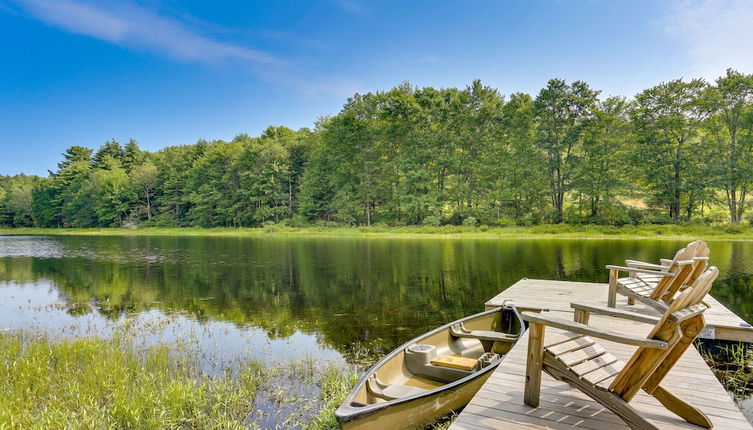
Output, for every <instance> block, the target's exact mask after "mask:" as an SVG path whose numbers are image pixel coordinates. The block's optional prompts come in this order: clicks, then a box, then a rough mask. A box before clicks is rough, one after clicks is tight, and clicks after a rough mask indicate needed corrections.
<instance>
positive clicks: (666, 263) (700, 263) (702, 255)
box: [625, 240, 710, 287]
mask: <svg viewBox="0 0 753 430" xmlns="http://www.w3.org/2000/svg"><path fill="white" fill-rule="evenodd" d="M697 242H699V243H700V244H701V248H700V250H699V252H698V255H697V256H696V257H693V260H694V261H695V263H694V266H695V270H694V271H693V273H692V274H691V275H690V277H689V279H688V280H687V281H686V282H685V285H690V284H692V283H693V281H695V280H696V278H698V277H699V276H701V273H703V272H705V271H706V268H707V267H708V261H709V252H710V249H709V247H708V246H707V245H706V242H703V241H700V240H699V241H697ZM684 249H685V248H683V249H681V250H679V251H677V253H675V257H674V258H673V259H671V260H668V259H665V258H662V259H661V260H660V263H661V264H652V263H646V262H643V261H638V260H625V266H627V267H635V268H637V269H649V270H659V271H666V270H668V269H669V267H670V266H671V265H672V263H673V262H674V261H676V260H681V259H682V258H681V256H680V253H681V252H683V250H684ZM631 276H633V277H636V278H638V279H640V280H641V281H643V282H645V283H647V284H649V285H651V286H654V287H655V286H656V284H658V283H659V281H661V280H662V276H661V275H648V274H643V273H637V274H635V275H631Z"/></svg>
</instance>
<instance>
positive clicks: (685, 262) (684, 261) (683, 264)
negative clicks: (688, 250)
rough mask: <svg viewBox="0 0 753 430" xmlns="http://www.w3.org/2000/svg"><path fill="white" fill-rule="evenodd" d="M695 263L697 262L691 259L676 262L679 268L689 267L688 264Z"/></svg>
mask: <svg viewBox="0 0 753 430" xmlns="http://www.w3.org/2000/svg"><path fill="white" fill-rule="evenodd" d="M693 263H695V260H693V259H691V260H677V261H675V264H676V265H678V266H687V265H688V264H693Z"/></svg>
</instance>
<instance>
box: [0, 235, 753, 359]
mask: <svg viewBox="0 0 753 430" xmlns="http://www.w3.org/2000/svg"><path fill="white" fill-rule="evenodd" d="M687 242H688V241H669V240H543V239H535V240H532V239H502V240H500V239H496V240H486V239H457V240H451V239H440V238H431V239H373V238H372V239H363V238H361V239H358V238H313V237H292V238H291V237H252V238H226V237H143V236H142V237H88V236H80V237H77V236H51V237H42V236H0V329H5V328H23V329H27V330H33V331H43V332H44V331H46V332H49V333H51V334H52V335H53V336H78V335H87V334H98V335H107V334H108V333H109V332H111V330H113V328H112V327H113V324H112V323H113V322H117V321H122V320H124V316H126V315H129V316H134V315H135V316H136V319H137V320H138V323H139V324H143V325H145V326H149V324H150V323H152V322H153V321H159V322H158V323H155V324H159V325H160V326H161V329H160V330H156V331H153V332H151V333H152V334H150V335H149V339H146V340H145V343H147V344H153V343H180V342H184V341H186V340H187V339H190V340H191V341H192V342H193V343H194V344H196V345H198V346H199V349H200V350H201V351H202V354H203V355H204V356H205V360H204V367H205V368H206V369H207V370H208V371H212V370H213V369H214V368H215V367H216V366H217V363H220V362H223V361H224V362H228V361H232V360H234V359H237V358H238V357H244V358H253V359H258V360H264V361H267V362H278V361H284V360H294V361H295V360H300V359H302V358H304V357H308V358H314V359H317V360H322V361H327V362H333V363H345V362H348V361H353V360H356V359H358V358H362V357H364V356H366V357H368V356H376V355H381V354H382V353H384V352H386V351H389V350H392V349H393V348H394V347H396V346H398V345H400V344H402V343H403V342H405V341H406V340H408V339H410V338H412V337H414V336H416V335H418V334H420V333H423V332H425V331H427V330H428V329H430V328H433V327H436V326H438V325H440V324H443V323H446V322H448V321H451V320H454V319H457V318H459V317H461V316H463V315H469V314H472V313H476V312H479V311H481V310H483V304H484V302H485V301H486V300H488V299H489V298H491V297H493V296H494V295H496V294H497V293H499V292H500V291H502V290H503V289H505V288H506V287H508V286H510V285H512V284H513V283H515V282H516V281H517V280H519V279H520V278H523V277H528V278H545V279H562V280H572V281H599V282H606V281H607V278H608V272H607V270H606V269H605V268H604V266H605V265H607V264H620V263H621V262H623V261H624V260H625V259H626V258H632V259H639V260H644V261H658V260H659V258H671V257H672V256H673V255H674V252H675V251H676V250H677V249H678V248H680V247H682V246H683V245H685V244H686V243H687ZM709 246H710V248H711V264H713V265H716V266H718V267H719V269H720V271H721V274H720V276H719V278H718V280H717V281H716V283H715V285H714V287H713V289H712V294H714V296H715V297H716V298H717V299H719V300H720V301H721V302H722V303H724V304H725V305H727V306H728V307H729V308H730V309H732V310H733V311H735V312H736V313H738V314H739V315H740V316H741V317H743V318H744V319H745V320H747V321H753V242H743V241H739V242H737V241H711V242H709Z"/></svg>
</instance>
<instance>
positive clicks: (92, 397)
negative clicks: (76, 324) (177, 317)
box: [0, 331, 355, 430]
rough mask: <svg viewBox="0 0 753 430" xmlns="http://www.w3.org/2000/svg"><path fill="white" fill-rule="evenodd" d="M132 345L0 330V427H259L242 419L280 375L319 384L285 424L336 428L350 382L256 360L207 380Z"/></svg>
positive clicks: (161, 351)
mask: <svg viewBox="0 0 753 430" xmlns="http://www.w3.org/2000/svg"><path fill="white" fill-rule="evenodd" d="M134 345H135V344H134V343H133V342H132V341H131V340H129V339H128V337H126V336H114V337H112V338H110V339H98V338H79V339H68V340H63V341H53V340H50V339H48V338H46V337H41V336H36V335H31V334H28V333H24V332H11V331H5V332H2V333H0V392H2V393H3V395H2V396H0V428H2V429H51V428H61V429H62V428H66V429H79V428H80V429H90V428H97V429H168V428H169V429H194V428H213V429H248V428H257V427H256V424H255V423H254V422H253V421H250V419H249V418H250V416H251V415H252V413H253V412H254V411H255V407H256V399H257V393H260V392H262V391H264V390H266V391H268V392H269V391H272V392H275V391H277V390H278V388H274V387H271V385H273V384H274V382H275V381H276V380H277V381H279V380H280V378H281V377H282V376H285V377H287V378H297V379H299V380H301V381H303V380H305V382H307V383H311V384H316V385H318V387H319V389H318V390H317V391H318V392H317V394H316V395H315V398H313V399H310V400H311V404H312V405H313V406H312V407H313V408H314V409H313V410H310V411H309V412H308V413H307V414H305V415H303V416H301V417H299V418H297V421H298V422H296V423H292V424H296V426H295V427H296V428H302V429H311V430H323V429H335V428H337V423H336V421H335V417H334V410H335V408H336V407H337V405H338V404H339V403H340V402H341V401H342V399H343V398H344V397H345V395H346V394H347V392H348V391H349V390H350V387H351V386H352V385H353V383H354V382H355V375H354V374H353V373H352V372H345V371H343V370H339V369H335V368H326V369H323V370H321V371H319V373H317V372H316V368H315V366H305V365H295V366H287V367H282V368H273V369H268V368H264V367H263V366H262V365H260V364H258V363H256V362H247V363H244V364H242V365H240V366H238V367H236V368H234V369H228V371H227V372H225V373H224V374H223V375H220V376H209V375H206V374H204V373H202V372H201V371H200V370H198V366H197V365H196V363H195V361H194V360H192V358H191V356H190V355H185V354H178V353H176V352H175V351H171V350H169V349H168V348H167V347H164V346H162V347H153V348H148V349H145V350H139V349H138V348H134ZM287 400H288V399H287V398H286V396H282V398H281V399H280V401H287ZM296 406H297V405H296ZM288 424H291V423H288Z"/></svg>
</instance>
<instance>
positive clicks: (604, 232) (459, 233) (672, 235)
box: [0, 224, 753, 240]
mask: <svg viewBox="0 0 753 430" xmlns="http://www.w3.org/2000/svg"><path fill="white" fill-rule="evenodd" d="M0 234H30V235H87V236H139V235H143V236H150V235H151V236H264V235H267V236H321V237H373V238H414V237H415V238H552V239H554V238H570V239H578V238H594V239H600V238H601V239H603V238H614V239H643V238H645V239H719V240H721V239H736V240H753V228H751V227H750V226H747V225H731V224H720V225H706V224H665V225H626V226H622V227H616V226H602V225H570V224H560V225H550V224H543V225H535V226H512V227H488V226H480V227H467V226H440V227H430V226H404V227H388V226H379V225H376V226H371V227H365V226H362V227H318V226H312V227H287V226H283V225H268V226H265V227H262V228H198V227H185V228H157V227H152V228H140V229H118V228H100V229H74V228H71V229H39V228H18V229H9V228H5V229H2V228H0Z"/></svg>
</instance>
